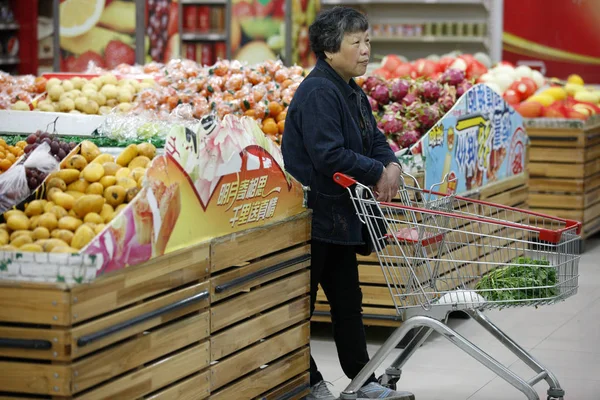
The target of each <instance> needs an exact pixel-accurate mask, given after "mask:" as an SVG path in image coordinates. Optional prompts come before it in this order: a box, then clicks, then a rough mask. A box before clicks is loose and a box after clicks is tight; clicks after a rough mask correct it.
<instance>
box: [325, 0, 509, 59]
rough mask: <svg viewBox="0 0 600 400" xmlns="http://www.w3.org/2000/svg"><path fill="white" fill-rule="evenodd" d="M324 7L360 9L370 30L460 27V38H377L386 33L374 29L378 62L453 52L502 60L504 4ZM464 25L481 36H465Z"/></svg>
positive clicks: (374, 2)
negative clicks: (394, 56) (386, 58)
mask: <svg viewBox="0 0 600 400" xmlns="http://www.w3.org/2000/svg"><path fill="white" fill-rule="evenodd" d="M321 4H322V5H323V8H330V7H334V6H338V5H344V6H350V7H355V8H358V9H359V10H361V11H363V12H365V13H366V14H367V15H368V18H369V25H370V26H371V28H378V27H379V28H381V27H383V26H385V25H389V26H397V25H402V24H407V25H419V26H424V25H427V24H443V23H447V24H448V25H450V24H454V25H455V26H458V27H459V28H458V29H457V30H458V34H457V33H456V32H453V33H450V34H449V33H443V32H440V34H436V35H435V36H434V35H431V34H425V32H423V33H422V34H420V35H418V36H400V35H396V34H393V33H388V32H389V31H388V32H385V33H384V32H380V34H379V35H376V31H378V30H379V31H383V29H375V31H372V33H371V41H372V50H371V54H372V58H375V59H376V58H379V57H383V56H385V55H387V54H398V55H402V56H405V57H406V58H408V59H409V60H415V59H418V58H425V57H427V56H429V55H432V54H437V55H442V54H445V53H449V52H452V51H461V52H464V53H476V52H484V53H487V54H489V55H490V57H491V59H492V62H498V61H500V60H501V57H502V30H503V23H502V21H503V7H504V1H503V0H321ZM464 24H472V26H475V25H478V27H479V28H478V29H479V31H480V32H469V34H468V35H466V34H463V32H460V30H461V29H460V27H463V26H464ZM482 26H483V27H484V29H482V28H481V27H482ZM482 30H484V31H483V32H481V31H482ZM375 61H377V60H375Z"/></svg>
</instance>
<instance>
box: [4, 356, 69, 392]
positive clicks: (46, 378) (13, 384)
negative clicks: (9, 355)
mask: <svg viewBox="0 0 600 400" xmlns="http://www.w3.org/2000/svg"><path fill="white" fill-rule="evenodd" d="M0 371H2V373H0V388H2V391H6V392H16V393H29V394H40V395H44V394H45V395H54V396H69V395H70V394H71V388H70V384H71V382H70V379H69V376H70V374H69V368H68V367H67V366H64V365H52V364H35V363H29V362H5V361H0Z"/></svg>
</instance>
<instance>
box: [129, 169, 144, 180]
mask: <svg viewBox="0 0 600 400" xmlns="http://www.w3.org/2000/svg"><path fill="white" fill-rule="evenodd" d="M144 175H146V168H142V167H137V168H134V169H133V170H131V174H130V175H129V177H130V178H131V179H133V180H134V181H136V182H137V181H139V180H140V178H141V177H143V176H144Z"/></svg>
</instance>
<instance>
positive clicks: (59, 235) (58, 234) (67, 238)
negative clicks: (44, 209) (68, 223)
mask: <svg viewBox="0 0 600 400" xmlns="http://www.w3.org/2000/svg"><path fill="white" fill-rule="evenodd" d="M73 235H74V233H73V232H71V231H70V230H68V229H55V230H53V231H52V237H53V238H55V239H60V240H62V241H64V242H65V243H67V244H68V245H69V246H70V245H71V240H73Z"/></svg>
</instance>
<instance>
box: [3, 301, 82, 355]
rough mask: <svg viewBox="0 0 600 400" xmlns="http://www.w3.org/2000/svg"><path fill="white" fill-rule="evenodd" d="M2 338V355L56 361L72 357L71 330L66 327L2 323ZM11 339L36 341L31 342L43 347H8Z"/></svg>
mask: <svg viewBox="0 0 600 400" xmlns="http://www.w3.org/2000/svg"><path fill="white" fill-rule="evenodd" d="M0 291H2V289H0ZM0 339H1V340H3V341H5V345H4V346H0V357H13V358H31V359H38V360H39V359H41V360H55V361H64V360H68V359H69V358H70V351H69V349H70V347H71V338H70V333H69V331H68V330H66V329H64V328H55V329H38V328H19V327H13V326H3V325H0ZM10 340H18V341H23V340H24V341H34V342H35V343H33V342H32V343H30V344H37V345H38V346H41V347H38V348H34V349H31V348H30V349H26V348H11V347H8V344H9V343H8V341H10ZM25 345H27V344H25Z"/></svg>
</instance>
